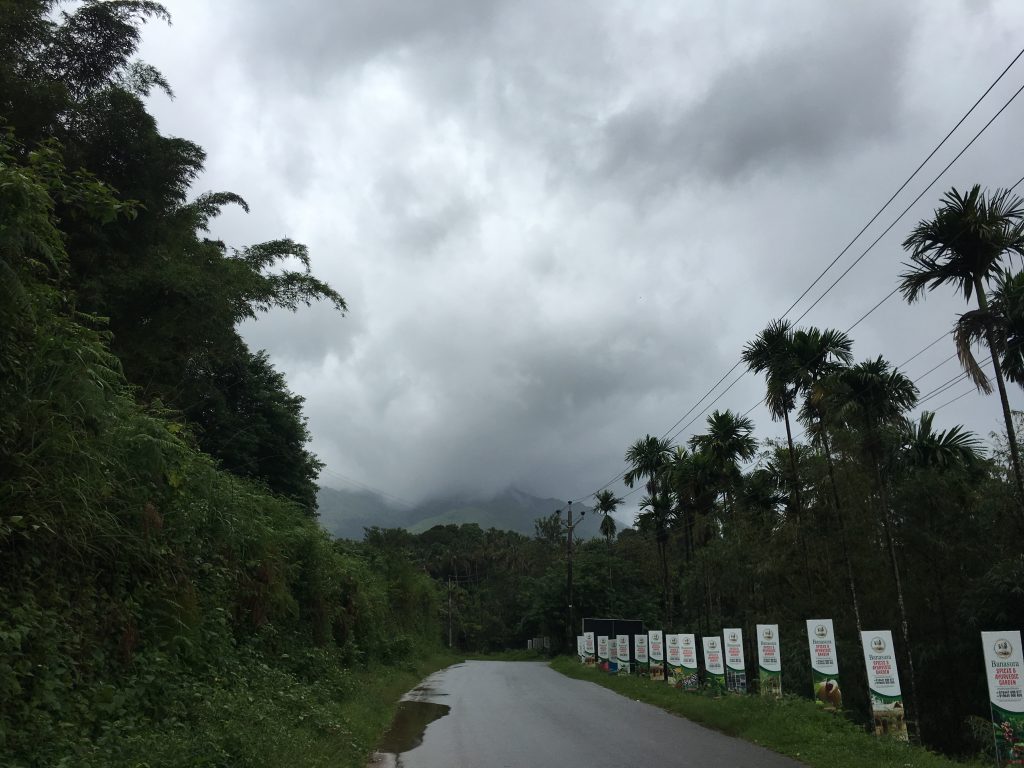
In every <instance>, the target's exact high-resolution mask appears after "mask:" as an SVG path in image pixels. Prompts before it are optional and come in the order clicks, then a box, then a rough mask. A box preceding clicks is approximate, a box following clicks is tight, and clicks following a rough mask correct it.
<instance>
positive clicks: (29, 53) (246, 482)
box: [0, 2, 440, 766]
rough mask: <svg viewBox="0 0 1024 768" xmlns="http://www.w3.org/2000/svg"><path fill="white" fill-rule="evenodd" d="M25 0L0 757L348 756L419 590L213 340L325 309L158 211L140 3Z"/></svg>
mask: <svg viewBox="0 0 1024 768" xmlns="http://www.w3.org/2000/svg"><path fill="white" fill-rule="evenodd" d="M52 5H53V4H52V3H49V2H35V3H33V2H27V3H25V2H14V3H12V2H4V3H0V123H2V124H4V125H7V126H12V127H13V130H8V132H7V133H5V134H3V135H2V136H0V297H2V300H0V755H2V759H0V762H2V763H3V764H4V765H11V766H59V765H75V766H90V765H95V766H101V765H102V766H111V765H113V766H118V765H124V766H138V765H154V766H156V765H180V766H245V765H249V766H256V765H295V764H298V763H297V762H296V761H301V763H302V764H306V765H339V764H350V765H357V764H361V761H362V760H363V759H364V757H365V753H366V751H367V750H368V749H369V748H370V746H372V740H373V738H375V734H376V733H377V732H378V731H379V728H381V727H383V721H385V720H386V716H387V710H388V706H387V703H386V702H382V701H376V700H374V701H371V699H373V698H374V694H375V693H376V692H377V691H378V690H379V691H381V692H383V693H384V694H386V696H387V697H389V698H393V697H394V696H396V695H397V692H396V691H395V690H394V686H395V685H396V684H397V685H407V684H408V683H409V682H411V680H410V678H411V675H410V674H409V672H413V671H415V670H418V669H420V666H418V662H417V659H419V658H421V657H423V656H424V655H425V654H426V653H427V652H428V651H430V650H431V649H433V648H436V646H437V642H438V639H439V637H440V628H439V624H438V620H437V616H438V605H437V592H436V589H435V586H434V584H433V582H431V581H430V579H429V578H427V577H426V576H425V575H423V574H422V573H421V572H420V571H418V570H417V569H415V568H414V567H413V565H412V564H411V563H410V562H408V561H406V560H396V559H395V558H394V557H393V556H392V555H391V554H389V553H388V552H387V551H385V550H384V549H381V548H377V547H375V546H374V545H373V544H372V543H366V544H353V543H344V542H335V541H332V540H331V539H330V537H329V536H328V535H327V534H326V533H325V532H323V531H322V530H321V529H320V528H319V527H318V526H317V524H316V523H315V521H314V520H313V519H312V512H313V510H314V505H315V501H314V499H315V479H316V475H317V472H318V469H319V464H318V462H317V461H316V458H315V457H314V456H313V455H312V454H310V453H309V452H308V451H307V449H306V442H307V438H308V435H307V433H306V427H305V422H304V419H303V417H302V412H301V404H302V401H301V398H298V397H296V396H294V395H293V394H291V393H290V392H288V390H287V388H286V386H285V382H284V379H283V377H281V376H280V374H279V373H277V372H276V371H275V370H274V369H273V367H272V366H271V365H270V363H269V361H268V359H267V357H266V355H265V354H263V353H253V352H251V351H250V350H248V349H247V348H246V346H245V344H244V343H243V341H242V340H241V338H240V337H239V336H238V334H237V332H236V331H235V325H236V323H237V322H238V321H239V320H240V319H242V318H245V317H250V316H252V315H253V314H254V313H256V312H259V311H261V310H265V309H267V308H269V307H272V306H283V307H288V308H296V307H297V306H299V305H300V304H304V303H308V302H309V301H312V300H315V299H320V298H324V299H327V300H329V301H332V302H333V303H334V304H335V305H336V306H338V307H339V308H343V306H344V303H343V302H342V300H341V298H340V296H338V295H337V294H336V293H335V292H334V291H333V290H332V289H330V288H329V287H328V286H326V285H324V284H323V283H320V282H319V281H318V280H316V279H315V278H313V277H312V276H311V275H309V274H308V258H307V256H306V253H305V250H304V249H303V248H302V247H301V246H299V245H297V244H295V243H292V242H291V241H288V240H280V241H275V242H272V243H267V244H263V245H258V246H254V247H251V248H247V249H243V250H241V251H237V252H236V251H229V250H228V249H227V248H225V246H224V245H223V244H220V243H216V242H212V241H209V240H207V239H205V238H204V237H202V234H203V231H204V230H205V228H206V226H207V225H208V223H209V220H210V217H212V216H213V215H214V214H215V213H216V212H217V210H218V209H219V207H220V206H221V205H223V204H224V203H226V202H241V201H240V200H239V199H238V198H235V197H234V196H232V195H209V196H204V197H201V198H199V199H198V200H196V201H194V202H191V203H188V202H186V200H185V194H186V192H187V188H188V184H189V182H190V181H191V180H192V179H193V178H194V177H195V174H196V173H197V172H198V170H199V168H200V167H201V162H202V152H201V151H200V150H199V149H198V148H197V147H195V146H194V145H191V144H189V143H188V142H184V141H181V140H178V139H168V138H165V137H163V136H160V135H159V133H158V132H157V131H156V127H155V123H154V121H153V120H152V118H151V117H150V116H149V115H148V114H147V113H146V111H145V108H144V105H143V103H142V101H141V96H142V95H144V94H145V92H146V90H147V89H148V88H149V87H150V86H152V85H161V84H162V80H161V79H160V78H159V75H158V73H156V72H155V71H153V70H151V69H149V68H147V67H145V66H144V65H141V64H138V63H135V62H132V61H131V55H132V53H133V52H134V46H135V44H136V42H137V40H138V23H139V22H140V20H141V19H142V18H144V17H146V16H150V15H156V16H161V15H163V10H162V9H161V7H160V6H159V5H157V4H155V3H151V2H106V3H97V2H86V3H84V4H80V5H77V6H75V9H74V10H73V11H71V12H69V13H65V14H62V15H60V16H59V17H57V20H56V21H54V20H52V19H51V18H50V17H49V16H48V12H49V11H50V10H51V7H52ZM282 259H297V260H298V263H299V264H301V265H302V266H303V267H304V268H305V269H304V270H303V271H298V272H296V271H290V270H287V269H284V270H282V269H278V268H274V265H275V264H277V263H278V262H280V261H281V260H282ZM241 425H244V426H245V430H242V429H240V426H241ZM243 433H244V434H243ZM225 469H226V470H229V471H225ZM400 669H406V670H408V672H407V673H404V676H403V674H399V673H398V672H397V671H396V670H400ZM378 675H382V678H383V679H384V682H383V683H382V684H381V685H379V686H378V685H375V684H373V683H372V678H373V677H376V676H378ZM363 688H365V689H367V690H366V691H363V690H361V689H363ZM357 702H358V703H361V704H366V705H367V708H366V710H365V711H366V712H372V713H373V715H372V717H371V716H369V715H367V714H364V713H363V710H362V709H361V707H359V706H353V704H354V703H357Z"/></svg>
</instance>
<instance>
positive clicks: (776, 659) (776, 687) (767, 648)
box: [757, 624, 782, 697]
mask: <svg viewBox="0 0 1024 768" xmlns="http://www.w3.org/2000/svg"><path fill="white" fill-rule="evenodd" d="M757 674H758V678H759V680H760V682H761V695H762V696H775V697H779V696H781V695H782V658H781V656H780V655H779V625H778V624H758V625H757Z"/></svg>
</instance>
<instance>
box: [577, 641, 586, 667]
mask: <svg viewBox="0 0 1024 768" xmlns="http://www.w3.org/2000/svg"><path fill="white" fill-rule="evenodd" d="M585 647H586V646H585V644H584V640H583V635H576V656H577V657H578V658H579V662H580V664H583V663H585V662H586V660H587V652H586V650H584V649H585Z"/></svg>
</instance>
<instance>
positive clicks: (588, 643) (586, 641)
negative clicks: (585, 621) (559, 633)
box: [583, 632, 594, 656]
mask: <svg viewBox="0 0 1024 768" xmlns="http://www.w3.org/2000/svg"><path fill="white" fill-rule="evenodd" d="M583 650H584V651H586V653H587V655H588V656H593V655H594V633H593V632H584V633H583Z"/></svg>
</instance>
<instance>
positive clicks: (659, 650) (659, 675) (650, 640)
mask: <svg viewBox="0 0 1024 768" xmlns="http://www.w3.org/2000/svg"><path fill="white" fill-rule="evenodd" d="M662 639H663V636H662V633H661V630H660V629H652V630H651V631H649V632H648V633H647V655H648V657H649V658H650V660H651V680H664V679H665V646H664V644H663V642H662Z"/></svg>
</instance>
